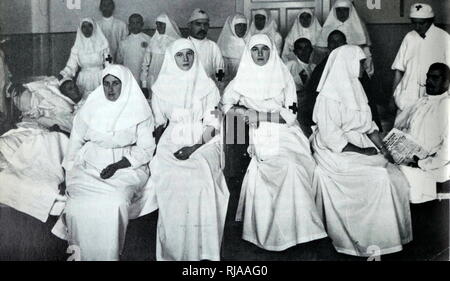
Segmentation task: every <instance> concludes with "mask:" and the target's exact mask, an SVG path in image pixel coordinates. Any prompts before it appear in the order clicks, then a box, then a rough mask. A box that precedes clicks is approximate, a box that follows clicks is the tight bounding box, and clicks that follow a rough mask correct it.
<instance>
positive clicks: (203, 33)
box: [197, 30, 206, 35]
mask: <svg viewBox="0 0 450 281" xmlns="http://www.w3.org/2000/svg"><path fill="white" fill-rule="evenodd" d="M197 35H206V31H205V30H200V31H199V32H197Z"/></svg>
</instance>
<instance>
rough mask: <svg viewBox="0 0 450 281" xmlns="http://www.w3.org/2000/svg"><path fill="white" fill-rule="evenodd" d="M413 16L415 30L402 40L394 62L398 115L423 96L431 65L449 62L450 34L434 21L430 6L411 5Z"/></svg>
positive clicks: (421, 4)
mask: <svg viewBox="0 0 450 281" xmlns="http://www.w3.org/2000/svg"><path fill="white" fill-rule="evenodd" d="M410 18H411V22H412V24H413V28H414V30H412V31H411V32H409V33H408V34H407V35H406V36H405V38H404V39H403V42H402V44H401V46H400V49H399V51H398V53H397V57H396V58H395V60H394V63H393V64H392V70H394V71H395V78H394V84H393V91H394V99H395V104H396V105H397V108H398V110H399V111H398V112H397V115H399V114H400V112H401V111H402V110H404V109H406V108H407V107H409V106H412V105H413V104H414V103H415V102H417V101H418V100H419V99H420V98H421V97H423V96H424V94H425V81H426V78H427V75H426V74H427V71H428V68H429V67H430V65H431V64H433V63H437V62H441V63H446V64H450V35H449V34H448V33H447V32H445V31H444V30H442V29H440V28H438V27H436V26H435V25H434V24H433V22H434V12H433V9H432V8H431V6H429V5H427V4H423V3H416V4H414V5H412V6H411V11H410Z"/></svg>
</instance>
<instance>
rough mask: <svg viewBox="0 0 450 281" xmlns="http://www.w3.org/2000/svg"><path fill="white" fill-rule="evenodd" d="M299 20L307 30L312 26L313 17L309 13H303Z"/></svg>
mask: <svg viewBox="0 0 450 281" xmlns="http://www.w3.org/2000/svg"><path fill="white" fill-rule="evenodd" d="M298 19H299V21H300V24H301V25H302V26H303V27H304V28H307V27H309V26H310V25H311V21H312V17H311V15H310V14H308V13H302V14H301V15H300V17H299V18H298Z"/></svg>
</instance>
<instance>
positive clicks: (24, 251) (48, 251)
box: [0, 179, 450, 261]
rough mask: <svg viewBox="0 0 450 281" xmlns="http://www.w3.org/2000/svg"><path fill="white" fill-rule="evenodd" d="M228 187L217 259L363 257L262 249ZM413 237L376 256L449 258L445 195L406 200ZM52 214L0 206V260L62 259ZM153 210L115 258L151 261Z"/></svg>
mask: <svg viewBox="0 0 450 281" xmlns="http://www.w3.org/2000/svg"><path fill="white" fill-rule="evenodd" d="M228 184H229V189H230V193H231V197H230V204H229V208H228V215H227V222H226V225H225V233H224V241H223V247H222V248H223V249H222V259H223V260H225V261H279V260H282V261H311V260H312V261H341V260H343V261H364V260H366V259H365V258H356V257H352V256H347V255H342V254H338V253H337V252H336V251H335V250H334V248H333V246H332V244H331V241H330V239H328V238H326V239H321V240H317V241H313V242H310V243H305V244H302V245H298V246H296V247H293V248H290V249H288V250H286V251H284V252H269V251H265V250H262V249H260V248H258V247H256V246H254V245H252V244H251V243H248V242H246V241H243V240H242V239H241V233H242V224H241V223H237V222H235V221H234V220H233V218H234V215H235V212H236V208H237V202H238V197H239V191H240V180H239V179H229V180H228ZM411 215H412V223H413V236H414V240H413V241H412V242H411V243H409V244H408V245H406V246H405V248H404V250H403V251H401V252H399V253H395V254H391V255H386V256H382V257H381V259H382V260H402V261H404V260H410V261H417V260H446V261H448V260H450V256H449V237H450V236H449V220H450V219H449V200H443V201H433V202H429V203H425V204H420V205H411ZM55 221H56V219H55V218H51V219H50V220H49V221H48V222H47V223H46V224H43V223H41V222H39V221H38V220H36V219H34V218H32V217H30V216H28V215H25V214H22V213H19V212H17V211H15V210H13V209H11V208H0V260H27V261H29V260H31V261H64V260H66V259H67V257H68V255H67V254H65V250H66V248H67V244H66V242H65V241H62V240H60V239H58V238H56V237H55V236H53V235H52V234H51V233H50V230H51V228H52V227H53V224H54V223H55ZM156 221H157V213H156V212H155V213H153V214H150V215H147V216H144V217H142V218H139V219H137V220H133V221H131V222H130V224H129V227H128V232H127V237H126V242H125V249H124V252H123V254H122V257H121V259H122V260H124V261H154V260H155V247H156V246H155V245H156Z"/></svg>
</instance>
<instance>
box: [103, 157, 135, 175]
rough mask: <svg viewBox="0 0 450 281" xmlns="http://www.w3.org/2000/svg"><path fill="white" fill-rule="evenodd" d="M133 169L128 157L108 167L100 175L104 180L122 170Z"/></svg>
mask: <svg viewBox="0 0 450 281" xmlns="http://www.w3.org/2000/svg"><path fill="white" fill-rule="evenodd" d="M128 167H131V163H130V161H128V159H127V158H126V157H123V158H122V160H120V161H119V162H116V163H113V164H111V165H108V167H106V168H105V169H103V171H102V172H101V173H100V177H101V178H102V179H104V180H106V179H109V178H111V177H112V176H114V174H115V173H116V172H117V171H118V170H120V169H125V168H128Z"/></svg>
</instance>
